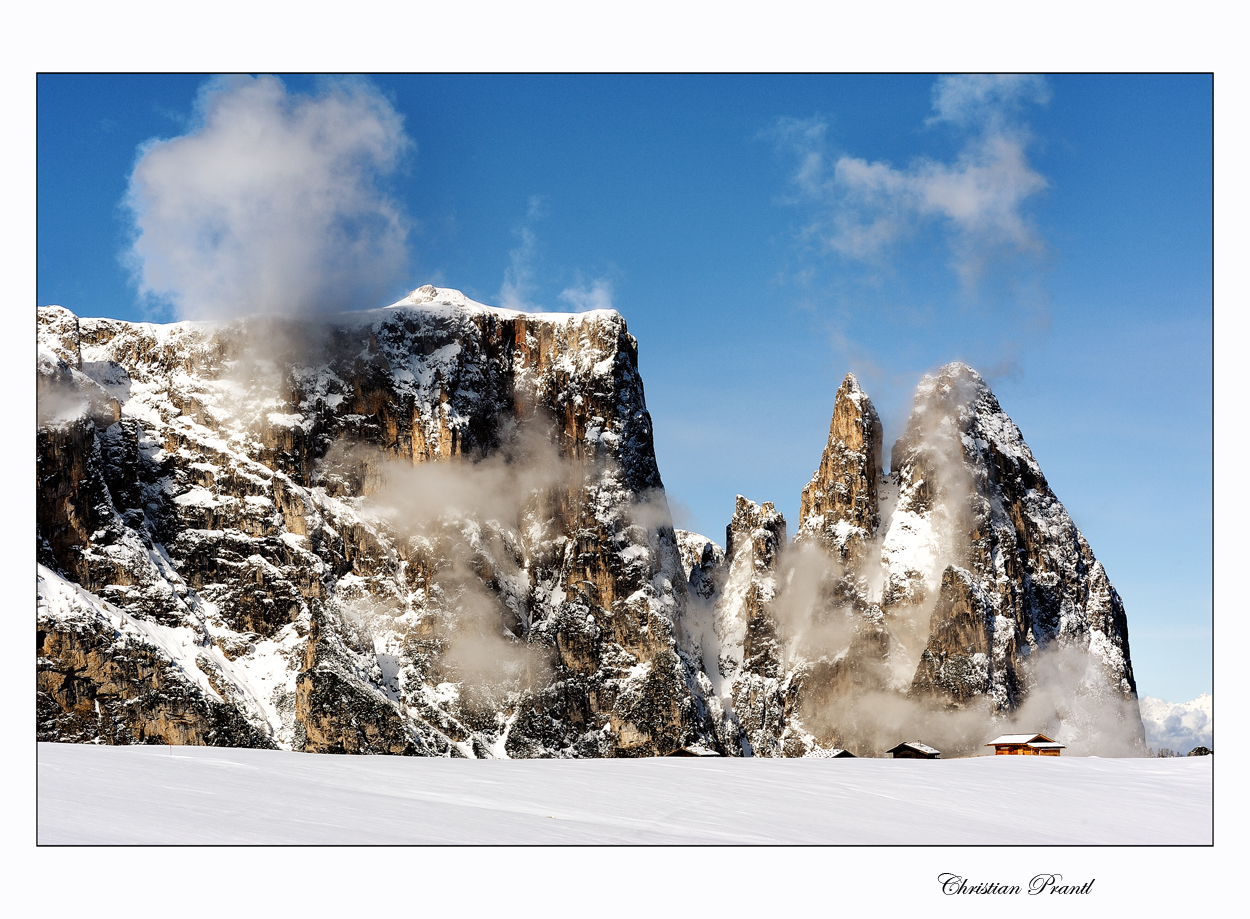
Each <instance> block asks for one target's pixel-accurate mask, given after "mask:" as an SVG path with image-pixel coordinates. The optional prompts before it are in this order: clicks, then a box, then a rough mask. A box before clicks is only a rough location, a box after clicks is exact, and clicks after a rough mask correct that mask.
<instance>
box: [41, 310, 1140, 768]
mask: <svg viewBox="0 0 1250 919" xmlns="http://www.w3.org/2000/svg"><path fill="white" fill-rule="evenodd" d="M37 443H38V474H39V496H38V527H39V529H38V533H37V544H38V555H39V562H40V573H39V597H40V601H39V607H38V616H37V618H38V639H39V655H38V690H39V707H38V734H39V737H40V738H41V739H61V740H75V741H101V742H107V743H143V742H171V743H218V744H232V745H251V746H277V747H282V748H288V749H297V750H306V751H311V752H332V753H386V754H401V755H404V754H406V755H441V756H466V757H504V756H508V757H533V756H646V755H657V754H664V753H668V752H671V751H673V750H675V749H677V748H679V747H683V746H692V745H695V746H702V747H705V748H708V749H711V750H716V751H718V752H722V753H725V754H727V755H757V756H758V755H765V756H783V755H784V756H799V755H821V754H822V753H826V752H827V751H828V750H829V749H830V748H832V747H845V748H848V749H851V750H852V751H853V752H856V753H859V754H861V755H867V754H872V753H876V752H880V751H881V750H883V749H885V748H888V747H889V746H892V745H893V744H894V743H897V742H898V740H899V739H900V737H897V736H894V734H897V733H898V732H899V731H904V730H905V729H906V731H905V732H906V733H908V734H909V735H910V734H912V733H916V734H917V736H919V733H922V732H920V730H919V726H925V725H935V724H943V725H945V724H949V725H955V727H951V728H950V729H949V730H946V728H943V729H942V730H946V733H945V734H941V735H940V736H938V735H935V734H934V733H929V734H926V735H925V737H924V738H922V739H928V740H930V741H938V744H937V745H939V746H943V745H944V744H945V749H947V750H949V751H950V752H958V751H959V750H965V749H973V748H975V744H979V743H983V742H984V740H985V739H986V738H985V737H983V736H981V735H982V734H983V733H984V731H985V730H990V729H992V728H993V726H994V725H1000V724H1006V723H1008V722H1010V721H1011V719H1013V718H1015V717H1018V716H1019V717H1023V715H1024V714H1027V715H1028V716H1029V717H1030V718H1032V719H1033V720H1032V721H1030V723H1029V724H1028V725H1027V727H1028V728H1029V729H1030V730H1046V731H1048V732H1050V731H1057V732H1058V733H1059V734H1060V737H1061V739H1063V738H1066V739H1068V740H1071V739H1073V738H1080V737H1094V736H1095V735H1096V734H1098V732H1099V731H1104V732H1105V730H1106V729H1107V724H1106V711H1105V706H1104V708H1103V709H1099V708H1097V706H1093V707H1091V706H1090V705H1087V704H1085V703H1084V702H1083V701H1082V700H1102V701H1103V702H1106V701H1107V700H1111V701H1118V702H1120V703H1123V704H1124V705H1125V706H1128V707H1129V708H1131V711H1129V710H1128V709H1125V710H1124V711H1120V710H1119V709H1117V710H1116V711H1117V712H1119V714H1118V715H1117V717H1120V716H1123V717H1124V718H1126V719H1128V721H1131V720H1132V718H1134V717H1135V713H1136V708H1135V705H1136V702H1135V686H1134V684H1133V678H1132V667H1131V663H1130V659H1129V653H1128V640H1127V627H1126V625H1125V619H1124V611H1123V606H1122V604H1121V603H1120V600H1119V597H1118V596H1117V595H1116V593H1115V591H1114V589H1113V588H1111V586H1110V584H1109V583H1108V581H1107V579H1106V574H1105V572H1103V570H1102V567H1101V566H1100V565H1099V564H1098V562H1097V561H1096V560H1095V559H1094V557H1093V555H1092V553H1091V552H1090V551H1089V547H1088V545H1087V544H1086V543H1085V541H1084V539H1083V538H1082V537H1081V535H1080V533H1079V532H1077V530H1076V528H1075V526H1073V525H1072V522H1071V520H1070V518H1068V516H1067V514H1066V512H1064V510H1063V508H1062V505H1060V504H1059V502H1058V500H1057V499H1056V498H1055V497H1054V495H1053V494H1052V493H1051V492H1050V489H1049V487H1048V486H1047V485H1046V482H1045V479H1044V478H1043V477H1042V475H1041V472H1040V470H1039V469H1038V468H1037V464H1036V462H1035V461H1034V460H1033V457H1032V455H1031V454H1030V453H1029V451H1028V447H1027V446H1025V444H1024V442H1023V440H1022V439H1021V437H1020V434H1019V431H1018V430H1017V429H1016V428H1015V426H1014V425H1013V424H1012V423H1011V421H1010V419H1008V418H1007V416H1006V415H1005V414H1003V413H1002V411H1001V409H1000V408H999V406H998V403H997V401H996V400H995V399H994V396H993V394H992V393H991V392H990V391H989V389H988V388H987V387H986V386H985V384H984V382H983V381H981V379H980V377H978V376H977V375H976V374H975V373H974V372H973V371H971V370H970V369H969V368H966V367H963V366H962V365H951V366H949V367H947V368H944V369H943V371H942V372H941V373H940V374H939V375H938V376H937V377H935V378H932V379H930V378H926V380H925V381H924V382H923V383H922V384H921V387H920V390H919V391H918V393H917V398H916V406H915V410H914V412H913V414H912V417H911V420H910V421H909V424H908V428H907V431H906V433H905V434H904V435H903V437H902V438H901V439H900V440H899V442H898V443H897V444H895V446H894V449H893V451H892V454H891V456H892V459H891V467H892V468H891V471H890V473H889V475H888V476H887V475H886V473H885V471H884V470H883V468H882V466H883V462H882V429H881V423H880V420H879V419H878V417H877V413H876V411H875V410H874V409H873V407H872V403H871V401H870V400H869V398H868V396H867V395H866V394H865V393H864V392H863V391H862V390H861V388H860V387H859V384H858V383H857V382H856V380H855V379H854V377H851V376H848V377H847V379H846V381H845V382H844V383H843V385H842V386H841V387H840V388H839V389H838V391H837V393H836V396H835V400H834V412H833V420H832V424H831V426H830V433H829V441H828V444H827V446H826V448H825V451H824V455H823V456H822V458H821V461H820V465H819V468H818V469H817V471H816V474H815V475H814V476H813V478H812V481H811V482H810V483H809V484H808V486H807V487H806V488H805V489H804V491H803V496H802V511H801V515H800V520H799V526H798V530H797V534H796V537H795V540H794V543H793V545H789V544H788V542H787V527H786V522H785V520H784V519H783V518H782V516H781V515H780V514H779V513H778V512H777V511H776V509H775V508H774V507H773V506H772V505H771V504H768V503H765V504H762V505H759V504H755V503H754V502H751V501H748V500H747V499H745V498H743V497H739V498H738V500H737V503H736V506H735V509H734V514H733V519H732V520H731V522H730V524H729V526H728V528H727V532H726V543H725V547H724V549H723V550H722V549H721V548H720V546H718V545H717V544H716V543H715V542H713V541H712V540H709V539H706V538H704V537H701V536H699V535H698V534H693V533H685V532H681V531H674V530H673V528H672V526H671V522H670V518H669V514H668V507H667V504H666V501H665V498H664V493H663V487H662V483H661V480H660V475H659V471H658V469H657V467H656V462H655V455H654V450H653V448H652V440H651V423H650V418H649V416H648V414H647V411H646V405H645V401H644V398H643V389H642V381H641V379H640V378H639V376H638V370H637V343H636V342H635V341H634V339H633V338H632V337H631V336H630V335H629V334H628V332H627V330H626V328H625V323H624V321H623V320H622V319H621V317H620V316H619V315H618V314H616V313H614V312H611V311H596V312H591V313H584V314H576V315H566V314H524V313H517V312H512V311H507V310H499V309H493V308H490V307H485V306H482V305H481V304H476V303H473V302H472V301H469V300H467V299H466V298H465V297H464V296H463V295H462V294H460V293H458V292H456V291H449V290H443V289H436V288H432V287H427V288H421V289H420V290H418V291H414V292H413V294H412V295H410V296H409V297H407V298H405V299H404V300H403V301H401V302H400V303H398V304H396V305H395V306H393V307H390V308H388V309H385V310H376V311H372V312H365V313H353V314H346V315H342V316H337V317H328V318H323V319H319V320H316V321H297V320H293V319H279V318H262V317H254V318H252V319H249V320H246V321H242V320H241V321H236V322H228V323H217V324H208V323H179V324H174V325H168V326H157V325H149V324H133V323H125V322H118V321H113V320H102V319H79V318H78V317H76V316H74V315H73V314H72V313H70V312H68V311H67V310H64V309H61V308H59V307H47V308H43V309H41V310H40V311H39V430H38V438H37ZM1030 705H1032V706H1033V707H1034V708H1033V710H1030V709H1029V706H1030ZM1125 711H1127V712H1128V713H1127V714H1124V712H1125ZM1022 713H1023V714H1022ZM973 716H975V717H973ZM934 718H938V719H939V720H938V721H934V720H933V719H934ZM941 719H947V720H945V721H943V720H941ZM977 719H979V720H977ZM1052 722H1053V723H1052ZM913 726H917V728H916V730H915V731H912V730H911V728H912V727H913ZM1065 731H1066V732H1067V734H1066V735H1065V733H1064V732H1065ZM1082 732H1084V733H1082ZM1137 732H1138V734H1140V721H1137ZM939 733H940V732H939ZM970 738H975V744H974V743H973V740H972V739H970ZM902 739H906V738H902ZM912 739H914V738H912ZM961 745H962V746H961Z"/></svg>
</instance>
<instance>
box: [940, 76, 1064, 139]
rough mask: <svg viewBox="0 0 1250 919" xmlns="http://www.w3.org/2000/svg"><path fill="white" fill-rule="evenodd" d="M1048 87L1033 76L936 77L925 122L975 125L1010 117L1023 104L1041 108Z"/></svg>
mask: <svg viewBox="0 0 1250 919" xmlns="http://www.w3.org/2000/svg"><path fill="white" fill-rule="evenodd" d="M1049 101H1050V87H1049V86H1047V85H1046V81H1045V80H1044V79H1042V77H1040V76H1038V75H1036V74H1020V73H1017V74H993V73H982V74H963V75H958V76H945V77H939V78H938V80H937V82H936V83H934V84H933V109H934V111H935V112H936V113H937V114H935V115H934V116H933V117H931V118H930V119H929V121H928V123H930V124H933V123H935V122H939V121H949V122H951V123H952V124H957V125H962V126H965V127H966V126H976V125H980V124H983V123H985V122H986V121H993V122H999V123H1001V122H1002V121H1003V120H1005V119H1007V118H1009V117H1014V116H1015V115H1016V114H1017V113H1018V112H1019V110H1020V108H1021V107H1022V106H1023V104H1024V103H1036V104H1038V105H1045V104H1046V103H1047V102H1049Z"/></svg>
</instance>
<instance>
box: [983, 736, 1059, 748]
mask: <svg viewBox="0 0 1250 919" xmlns="http://www.w3.org/2000/svg"><path fill="white" fill-rule="evenodd" d="M1032 743H1054V741H1053V740H1051V739H1050V738H1049V737H1047V736H1046V735H1045V734H1003V735H1002V736H1001V737H995V738H994V739H993V740H991V741H990V742H989V743H987V744H986V745H985V746H987V747H1001V746H1004V745H1006V744H1032ZM1060 746H1063V745H1062V744H1060Z"/></svg>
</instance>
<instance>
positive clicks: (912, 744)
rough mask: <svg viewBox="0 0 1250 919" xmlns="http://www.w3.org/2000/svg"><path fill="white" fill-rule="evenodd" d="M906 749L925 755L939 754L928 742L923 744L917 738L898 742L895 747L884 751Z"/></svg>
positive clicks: (891, 751)
mask: <svg viewBox="0 0 1250 919" xmlns="http://www.w3.org/2000/svg"><path fill="white" fill-rule="evenodd" d="M907 749H910V750H915V751H917V752H919V753H923V754H925V755H926V756H940V755H941V754H940V753H939V752H938V751H937V750H935V749H933V748H932V747H931V746H929V745H928V744H923V743H921V742H920V741H918V740H909V741H905V742H903V743H901V744H899V745H898V746H897V747H891V748H890V749H889V750H886V751H885V752H886V753H893V752H894V751H896V750H907Z"/></svg>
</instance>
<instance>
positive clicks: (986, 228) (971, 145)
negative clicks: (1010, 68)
mask: <svg viewBox="0 0 1250 919" xmlns="http://www.w3.org/2000/svg"><path fill="white" fill-rule="evenodd" d="M1048 98H1049V96H1048V91H1047V87H1046V84H1045V82H1044V81H1042V80H1041V78H1040V77H1027V76H1020V77H994V76H976V77H943V78H941V79H939V80H938V81H937V83H936V84H935V86H934V90H933V107H934V111H935V115H934V116H933V117H932V118H930V119H929V122H928V123H929V124H937V123H944V124H949V125H952V126H954V127H955V128H956V129H958V130H962V131H964V132H966V135H967V136H966V140H965V143H964V146H963V149H962V150H961V151H960V153H959V154H958V156H956V158H955V159H954V161H953V162H950V163H943V162H938V161H935V160H932V159H919V160H916V161H914V162H913V163H912V164H911V165H909V166H908V167H906V168H897V167H895V166H893V165H891V164H889V163H883V162H869V161H868V160H866V159H861V158H858V157H853V156H847V155H843V156H840V157H838V158H837V159H836V160H833V161H832V164H831V162H830V161H831V158H830V157H829V155H828V154H827V153H826V152H825V141H824V135H825V132H826V125H825V123H824V122H823V121H821V120H819V119H810V120H807V121H798V120H794V119H789V120H785V121H783V122H781V123H780V124H779V126H778V127H779V134H780V136H781V138H782V141H783V143H784V144H785V145H786V146H788V147H790V148H791V150H792V152H793V153H794V154H795V155H796V156H797V158H798V161H799V165H798V169H797V170H796V172H795V173H794V182H795V184H796V185H797V186H798V188H799V190H800V192H801V194H802V195H803V197H804V198H807V199H809V200H813V201H816V202H817V203H818V204H819V205H820V211H819V213H818V215H817V217H816V219H815V221H814V222H813V223H812V224H811V225H810V226H809V227H807V228H806V229H805V234H806V235H808V236H809V237H815V238H817V239H819V240H820V242H821V243H822V244H823V245H825V246H827V247H828V248H829V249H832V250H833V251H835V252H838V253H839V254H841V255H844V256H846V257H849V258H853V259H858V260H864V261H873V260H878V259H880V258H882V257H884V255H885V254H886V252H887V251H888V249H889V247H890V246H891V245H892V244H894V243H895V242H897V241H899V240H901V239H903V238H905V237H907V236H909V235H911V234H912V233H914V232H916V231H917V230H919V229H920V228H921V227H923V226H924V225H926V224H928V223H930V222H936V223H937V224H939V225H940V226H941V228H942V229H943V231H944V233H945V235H946V238H947V242H948V244H949V245H950V248H951V251H952V254H953V267H954V268H955V270H956V271H957V272H958V274H959V275H960V278H961V279H962V280H963V282H964V283H965V284H966V285H971V284H974V283H975V282H976V281H977V279H978V278H979V277H980V276H981V274H982V272H983V271H984V269H985V267H986V264H987V263H988V262H989V261H990V260H991V259H993V258H996V257H1000V256H1003V255H1009V254H1021V253H1032V254H1036V253H1038V252H1040V251H1042V250H1043V249H1044V246H1043V243H1042V241H1041V239H1040V237H1039V236H1038V234H1037V231H1036V229H1035V228H1034V227H1033V225H1032V224H1031V222H1030V221H1029V220H1028V218H1027V216H1026V214H1025V212H1024V205H1025V202H1026V201H1027V200H1028V199H1029V198H1031V197H1032V196H1034V195H1035V194H1037V193H1038V192H1040V191H1041V190H1043V189H1045V188H1046V187H1047V184H1048V183H1047V182H1046V179H1045V178H1044V177H1043V176H1042V175H1040V174H1039V173H1038V172H1037V171H1036V170H1034V169H1033V167H1032V165H1031V164H1030V163H1029V160H1028V157H1027V155H1026V153H1025V147H1026V145H1027V143H1028V140H1029V135H1028V132H1027V131H1026V130H1025V128H1024V126H1023V125H1022V123H1021V122H1020V121H1019V118H1018V115H1019V110H1020V108H1021V107H1022V106H1023V105H1024V104H1025V103H1044V102H1045V101H1047V99H1048Z"/></svg>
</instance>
